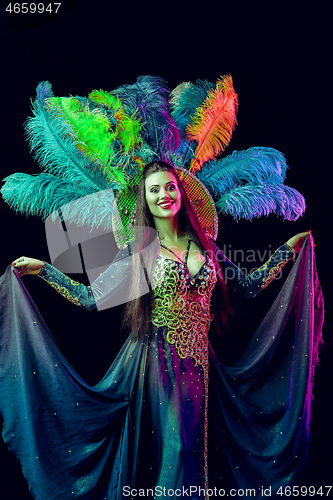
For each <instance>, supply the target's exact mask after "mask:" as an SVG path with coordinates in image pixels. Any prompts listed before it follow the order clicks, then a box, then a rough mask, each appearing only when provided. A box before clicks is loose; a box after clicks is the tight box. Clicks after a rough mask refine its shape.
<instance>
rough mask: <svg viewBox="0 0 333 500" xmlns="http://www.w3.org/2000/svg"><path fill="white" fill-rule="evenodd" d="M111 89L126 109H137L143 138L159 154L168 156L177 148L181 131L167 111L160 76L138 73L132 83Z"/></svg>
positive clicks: (163, 83)
mask: <svg viewBox="0 0 333 500" xmlns="http://www.w3.org/2000/svg"><path fill="white" fill-rule="evenodd" d="M111 93H112V94H114V95H116V96H118V97H119V98H120V99H121V101H122V103H123V105H124V108H125V110H126V112H127V113H129V114H133V113H134V112H135V111H136V110H137V113H138V116H139V117H140V118H141V122H142V124H143V126H144V129H145V131H142V134H143V140H144V141H146V142H147V143H148V145H149V146H150V147H151V148H152V149H154V150H155V151H156V152H157V153H158V154H160V155H161V156H162V157H166V158H168V157H169V156H170V154H171V153H172V151H174V150H176V149H177V148H178V146H179V141H180V134H179V130H178V128H177V126H176V124H175V123H174V120H173V119H172V118H171V117H170V114H169V104H168V101H167V96H168V94H169V90H168V89H167V87H166V85H165V81H164V80H163V79H162V78H159V77H154V76H149V75H147V76H140V77H139V78H138V79H137V81H136V83H134V84H133V85H122V86H121V87H119V88H118V89H116V90H114V91H113V92H111Z"/></svg>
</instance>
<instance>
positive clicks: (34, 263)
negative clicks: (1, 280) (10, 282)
mask: <svg viewBox="0 0 333 500" xmlns="http://www.w3.org/2000/svg"><path fill="white" fill-rule="evenodd" d="M43 264H44V262H42V261H41V260H38V259H31V258H30V257H19V258H18V259H15V260H14V261H13V262H12V266H13V267H15V269H17V270H18V272H19V275H20V276H24V275H25V274H38V273H39V271H40V268H41V267H42V266H43Z"/></svg>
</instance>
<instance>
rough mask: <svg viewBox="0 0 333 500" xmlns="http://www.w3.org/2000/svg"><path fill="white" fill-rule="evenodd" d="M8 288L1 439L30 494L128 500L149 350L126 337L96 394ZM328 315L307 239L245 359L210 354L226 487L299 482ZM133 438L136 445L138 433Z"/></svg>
mask: <svg viewBox="0 0 333 500" xmlns="http://www.w3.org/2000/svg"><path fill="white" fill-rule="evenodd" d="M0 283H1V289H0V295H1V306H0V307H1V315H0V318H1V333H0V412H1V415H2V417H3V420H4V427H3V434H2V435H3V439H4V441H5V442H6V444H7V446H8V448H9V449H10V450H11V451H12V452H13V453H14V454H15V455H16V457H17V458H18V459H19V460H20V462H21V464H22V468H23V473H24V475H25V477H26V479H27V481H28V483H29V486H30V489H31V492H32V495H33V496H34V497H35V498H36V499H37V500H52V499H61V500H66V499H73V498H80V499H85V500H87V499H95V500H103V499H108V500H109V499H115V498H124V495H123V494H122V491H123V490H122V488H123V486H125V485H130V484H131V477H130V473H129V471H132V472H131V474H133V471H135V463H134V462H135V455H136V450H135V447H134V448H133V447H132V448H131V449H129V445H128V442H129V440H128V436H129V429H130V427H131V428H132V427H133V415H136V416H137V417H138V416H139V415H140V401H142V400H143V399H144V390H145V389H144V388H145V380H144V378H145V363H146V352H147V349H146V345H145V342H148V340H147V341H143V342H142V341H141V340H140V341H134V340H133V339H131V338H129V339H128V340H127V341H126V342H125V344H124V346H123V348H122V349H121V351H120V352H119V354H118V356H117V358H116V359H115V361H114V362H113V363H112V365H111V367H110V369H109V371H108V372H107V374H106V375H105V377H104V378H103V380H102V381H101V382H100V383H99V384H97V385H96V386H94V387H90V386H88V385H87V384H86V383H85V382H84V381H83V380H82V379H81V378H80V377H79V376H78V374H77V373H76V372H75V371H74V369H73V368H72V367H71V366H70V364H69V363H68V362H67V361H66V359H65V358H64V357H63V355H62V354H61V352H60V351H59V349H58V347H57V345H56V343H55V341H54V340H53V337H52V336H51V334H50V332H49V330H48V328H47V326H46V324H45V323H44V321H43V318H42V317H41V315H40V313H39V311H38V309H37V307H36V305H35V304H34V302H33V301H32V299H31V297H30V296H29V294H28V292H27V290H26V288H25V287H24V285H23V283H22V281H21V280H20V279H19V277H18V274H17V272H16V271H15V270H13V269H12V268H11V267H10V266H9V267H8V268H7V271H6V273H5V274H4V276H2V278H1V282H0ZM323 314H324V309H323V299H322V294H321V289H320V285H319V281H318V278H317V274H316V269H315V260H314V251H313V240H312V237H311V236H310V237H309V238H307V239H306V241H305V243H304V245H303V248H302V251H301V253H300V255H299V256H298V258H297V260H296V263H295V264H294V266H293V268H292V270H291V272H290V274H289V276H288V278H287V280H286V281H285V283H284V285H283V287H282V290H281V292H280V293H279V295H278V297H277V299H276V301H275V302H274V304H273V306H272V307H271V309H270V311H269V312H268V314H267V315H266V316H265V318H264V320H263V322H262V323H261V325H260V327H259V329H258V330H257V332H256V333H255V335H254V336H253V338H252V340H251V341H250V343H249V345H248V347H247V348H246V350H245V352H244V353H243V355H242V357H241V359H240V360H239V361H238V362H237V363H236V364H234V365H233V366H228V367H227V366H223V365H220V364H219V363H218V362H217V360H216V358H215V356H214V354H213V352H212V351H211V357H210V368H209V377H210V386H209V412H210V413H209V437H210V438H211V436H214V449H215V450H216V449H217V450H218V449H220V450H221V467H222V454H223V457H224V458H223V460H225V459H226V461H227V463H228V468H229V469H228V472H227V473H226V471H223V470H222V471H220V472H219V473H220V475H221V476H222V478H223V476H224V475H225V477H226V484H227V482H228V481H229V482H230V484H231V485H234V486H236V487H238V488H256V489H257V495H258V496H259V494H260V493H259V492H258V491H259V490H260V488H261V487H264V488H271V492H272V496H273V494H274V493H275V492H276V491H277V490H278V488H279V487H280V486H282V487H284V486H286V485H291V484H297V482H298V481H299V479H300V474H301V471H302V469H303V468H304V466H305V463H306V458H307V449H308V443H309V433H310V418H311V399H312V386H313V376H314V370H315V367H316V365H317V364H318V352H319V348H320V346H321V342H322V340H321V328H322V324H323ZM124 367H125V368H124ZM134 387H135V393H136V398H135V401H134V403H133V398H132V401H131V396H132V393H133V388H134ZM140 391H141V392H140ZM133 404H134V406H135V411H134V412H133ZM131 405H132V409H131V411H130V410H129V408H130V406H131ZM131 419H132V421H131ZM139 420H140V419H139V418H138V421H139ZM137 432H138V436H137V443H139V438H140V436H139V434H140V426H138V431H137ZM215 439H216V442H215ZM215 444H217V445H218V446H215ZM214 453H217V455H215V458H214V467H213V468H214V469H217V470H218V468H219V460H218V457H219V455H218V453H219V452H218V451H217V452H216V451H215V452H214ZM216 457H217V461H216ZM227 480H228V481H227ZM178 498H179V497H178ZM192 498H198V495H197V496H196V495H195V494H193V496H192ZM200 498H201V497H200Z"/></svg>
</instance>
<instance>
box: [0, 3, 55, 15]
mask: <svg viewBox="0 0 333 500" xmlns="http://www.w3.org/2000/svg"><path fill="white" fill-rule="evenodd" d="M60 6H61V3H49V4H48V5H44V4H43V3H30V2H23V3H13V4H12V3H10V4H8V5H7V7H6V12H9V13H10V14H44V13H47V14H52V13H54V14H57V12H58V10H59V9H60Z"/></svg>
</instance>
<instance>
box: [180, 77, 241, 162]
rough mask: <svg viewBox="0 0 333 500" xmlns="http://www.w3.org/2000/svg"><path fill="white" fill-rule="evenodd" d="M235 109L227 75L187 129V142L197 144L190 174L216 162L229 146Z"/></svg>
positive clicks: (234, 94)
mask: <svg viewBox="0 0 333 500" xmlns="http://www.w3.org/2000/svg"><path fill="white" fill-rule="evenodd" d="M237 108H238V98H237V94H236V93H235V91H234V88H233V83H232V78H231V76H230V75H226V76H224V77H222V78H221V79H220V80H218V82H217V84H216V89H215V90H212V91H211V92H209V94H208V96H207V98H206V99H205V101H204V103H203V104H202V106H200V107H199V108H198V109H197V111H196V114H195V115H194V117H193V119H192V123H191V124H190V125H189V126H188V127H187V130H186V133H187V138H188V139H189V140H190V141H197V143H198V146H197V148H196V150H195V159H194V161H193V162H192V165H191V170H193V171H196V170H200V168H201V166H202V164H203V163H205V162H206V161H208V160H212V159H215V158H216V157H217V156H218V155H219V154H221V153H222V151H224V149H225V148H226V147H227V146H228V144H229V142H230V140H231V136H232V133H233V131H234V129H235V126H236V124H237V120H236V113H237Z"/></svg>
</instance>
